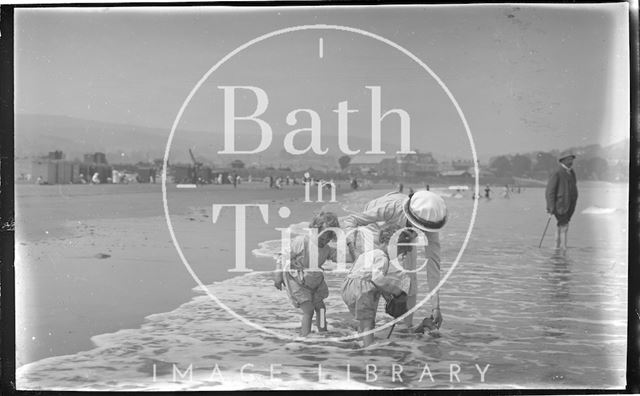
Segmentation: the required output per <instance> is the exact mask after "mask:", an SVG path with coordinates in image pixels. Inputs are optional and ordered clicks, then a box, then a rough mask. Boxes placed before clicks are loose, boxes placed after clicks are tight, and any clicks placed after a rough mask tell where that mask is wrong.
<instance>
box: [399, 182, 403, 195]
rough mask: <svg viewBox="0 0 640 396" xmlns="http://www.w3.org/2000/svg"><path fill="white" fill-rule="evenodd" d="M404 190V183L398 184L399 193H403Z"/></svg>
mask: <svg viewBox="0 0 640 396" xmlns="http://www.w3.org/2000/svg"><path fill="white" fill-rule="evenodd" d="M402 190H404V185H403V184H402V183H399V184H398V192H400V193H401V192H402Z"/></svg>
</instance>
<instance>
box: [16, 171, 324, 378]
mask: <svg viewBox="0 0 640 396" xmlns="http://www.w3.org/2000/svg"><path fill="white" fill-rule="evenodd" d="M171 188H173V190H171ZM169 189H170V190H169V192H168V199H169V202H170V213H171V215H172V219H173V222H174V227H175V230H176V234H177V235H178V237H179V238H181V239H182V240H181V246H183V249H184V250H185V254H186V255H187V256H188V258H189V260H190V262H191V263H192V264H193V266H194V269H195V270H196V272H197V274H198V275H199V276H200V277H201V280H202V281H203V282H204V283H205V284H208V283H211V282H215V281H220V280H223V279H226V278H229V277H231V276H233V274H232V273H230V272H228V271H227V269H231V266H230V265H231V263H233V261H234V257H235V256H234V248H233V247H234V233H233V229H234V216H233V212H232V210H230V209H227V210H224V211H222V213H221V215H220V218H219V219H218V222H217V223H216V224H215V227H214V226H212V224H211V219H210V218H209V216H210V214H211V205H212V203H214V202H217V203H251V202H261V203H269V204H271V206H272V207H274V208H278V207H280V206H283V205H287V206H288V207H289V208H291V217H290V218H289V219H287V220H286V221H285V220H283V219H281V218H279V217H278V216H277V215H276V214H275V210H273V209H272V213H271V216H270V223H269V224H264V223H263V222H262V221H260V222H258V221H253V220H251V219H252V218H253V216H258V212H257V209H253V210H255V212H252V210H251V209H249V210H248V212H247V216H248V219H249V220H248V222H250V229H249V231H248V232H247V250H248V251H247V255H246V256H247V261H248V267H249V268H253V269H262V270H266V269H271V268H272V267H273V265H274V264H273V261H272V260H270V259H265V258H257V257H254V256H253V255H251V253H250V252H251V249H254V248H256V247H257V246H258V243H259V242H262V241H264V240H265V239H275V238H278V236H279V233H278V232H277V231H276V230H275V227H286V226H287V225H288V224H290V223H291V222H299V221H305V220H309V217H310V215H311V214H312V213H313V211H314V210H318V209H319V208H320V206H321V205H320V204H316V203H304V202H302V201H303V200H304V188H303V187H301V186H290V187H288V188H284V189H282V190H276V189H269V188H268V186H265V185H264V184H263V183H255V184H251V185H249V184H241V185H240V186H239V188H237V189H234V188H233V186H231V185H223V186H213V185H210V186H200V187H198V190H197V191H196V190H177V189H175V186H169ZM202 190H204V191H206V193H203V191H202ZM177 194H179V195H177ZM207 213H208V214H207ZM16 223H17V224H18V226H17V227H16V260H17V264H16V290H17V293H19V294H18V295H17V296H16V310H17V311H18V315H17V322H16V328H17V342H18V348H17V350H16V355H17V357H16V360H17V366H21V365H23V364H25V363H29V362H32V361H34V360H38V359H42V358H44V357H49V356H55V355H64V354H69V353H74V352H77V351H80V350H85V349H89V348H91V347H92V346H93V344H92V343H91V341H90V337H91V336H93V335H96V334H102V333H107V332H112V331H116V330H118V329H122V328H130V327H136V326H138V325H139V324H140V323H141V322H142V320H143V318H144V317H145V316H147V315H150V314H152V313H157V312H164V311H168V310H171V309H173V308H175V307H177V306H178V305H180V304H181V303H183V302H184V301H186V300H188V299H189V298H191V296H192V295H193V292H192V290H191V289H192V288H193V287H194V286H195V282H194V280H193V279H192V278H191V276H190V275H189V273H188V272H187V271H186V269H185V267H184V266H183V265H182V264H181V263H180V260H179V257H178V254H177V253H176V249H175V247H174V246H173V244H172V242H171V238H170V235H169V231H168V228H167V224H166V220H165V218H164V215H163V209H162V194H161V186H160V185H159V184H156V185H149V184H146V185H145V184H135V185H96V186H91V185H57V186H33V185H17V186H16ZM198 229H200V230H203V232H199V231H198ZM254 230H255V232H254ZM205 231H206V232H205ZM185 235H188V238H187V239H188V240H184V239H185V238H184V236H185ZM213 258H215V260H212V259H213ZM212 261H214V262H216V263H225V265H226V266H227V267H228V268H220V266H217V265H211V262H212Z"/></svg>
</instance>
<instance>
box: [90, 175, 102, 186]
mask: <svg viewBox="0 0 640 396" xmlns="http://www.w3.org/2000/svg"><path fill="white" fill-rule="evenodd" d="M91 183H93V184H100V174H99V173H98V172H96V173H94V174H93V177H92V178H91Z"/></svg>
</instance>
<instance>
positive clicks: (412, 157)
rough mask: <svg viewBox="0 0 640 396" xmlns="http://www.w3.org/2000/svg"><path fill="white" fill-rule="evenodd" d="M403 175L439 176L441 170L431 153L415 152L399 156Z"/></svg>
mask: <svg viewBox="0 0 640 396" xmlns="http://www.w3.org/2000/svg"><path fill="white" fill-rule="evenodd" d="M398 162H399V163H400V169H401V172H402V176H406V177H424V176H437V175H438V173H439V171H440V166H439V165H438V161H436V159H435V158H434V157H433V155H432V154H431V153H418V152H416V153H414V154H405V155H400V156H398Z"/></svg>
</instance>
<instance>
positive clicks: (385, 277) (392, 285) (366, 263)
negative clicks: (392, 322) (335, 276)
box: [342, 224, 416, 347]
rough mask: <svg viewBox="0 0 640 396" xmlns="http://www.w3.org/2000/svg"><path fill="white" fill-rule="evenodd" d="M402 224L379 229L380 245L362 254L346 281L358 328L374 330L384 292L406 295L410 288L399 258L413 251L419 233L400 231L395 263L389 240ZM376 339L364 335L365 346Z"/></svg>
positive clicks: (345, 290) (347, 299) (344, 295)
mask: <svg viewBox="0 0 640 396" xmlns="http://www.w3.org/2000/svg"><path fill="white" fill-rule="evenodd" d="M401 229H402V226H399V225H397V224H386V225H384V226H382V228H381V229H380V231H379V233H378V238H377V239H378V247H377V248H376V249H373V250H369V251H367V252H364V253H363V254H361V255H360V256H359V257H358V259H357V260H356V262H355V263H354V264H353V267H352V268H351V270H350V271H349V274H348V275H347V278H346V279H345V280H344V283H343V284H342V300H343V301H344V303H345V304H346V305H347V308H349V312H351V314H352V315H353V316H354V317H355V319H356V320H358V322H359V323H358V332H363V331H368V330H372V329H373V328H374V327H375V323H376V311H377V310H378V303H379V301H380V296H381V295H384V296H385V299H388V298H390V297H391V296H400V295H402V294H403V293H404V294H405V295H406V294H407V293H408V292H409V285H410V282H411V281H410V279H409V276H408V274H407V273H406V272H404V271H403V268H402V265H401V264H400V263H399V260H400V259H399V258H400V257H402V256H403V255H404V254H406V253H408V252H410V251H411V249H412V246H402V245H401V244H408V243H409V242H411V241H412V240H413V239H414V238H415V237H416V233H415V231H413V230H411V229H408V230H404V231H402V232H401V233H400V235H399V237H398V241H397V245H396V246H395V247H396V248H397V251H396V254H397V256H396V257H398V261H396V262H395V264H392V263H391V260H392V259H396V258H395V257H389V256H390V254H389V250H390V249H389V242H390V241H391V237H392V236H393V234H394V233H395V232H396V231H400V230H401ZM372 343H373V334H368V335H366V336H364V346H365V347H367V346H369V345H371V344H372Z"/></svg>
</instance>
